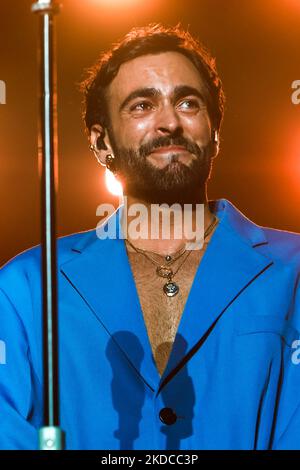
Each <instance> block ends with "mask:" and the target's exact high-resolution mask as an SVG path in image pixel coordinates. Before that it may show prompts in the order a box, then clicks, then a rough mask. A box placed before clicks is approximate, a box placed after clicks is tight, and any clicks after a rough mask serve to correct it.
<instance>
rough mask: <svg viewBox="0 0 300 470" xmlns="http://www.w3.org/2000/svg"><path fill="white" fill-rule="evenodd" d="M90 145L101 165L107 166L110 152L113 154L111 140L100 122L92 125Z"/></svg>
mask: <svg viewBox="0 0 300 470" xmlns="http://www.w3.org/2000/svg"><path fill="white" fill-rule="evenodd" d="M90 145H91V146H92V147H93V149H92V150H93V152H94V155H95V157H96V158H97V160H98V162H99V163H100V165H103V166H106V163H105V159H106V156H107V155H108V154H111V155H113V151H112V148H111V144H110V140H109V137H108V134H107V131H106V129H104V127H102V126H101V125H100V124H94V125H93V126H92V127H91V133H90Z"/></svg>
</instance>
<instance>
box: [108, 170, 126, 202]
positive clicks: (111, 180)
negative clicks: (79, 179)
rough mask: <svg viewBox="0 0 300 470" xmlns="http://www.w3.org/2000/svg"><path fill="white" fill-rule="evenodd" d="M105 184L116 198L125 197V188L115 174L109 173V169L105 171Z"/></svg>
mask: <svg viewBox="0 0 300 470" xmlns="http://www.w3.org/2000/svg"><path fill="white" fill-rule="evenodd" d="M105 184H106V187H107V189H108V191H109V192H110V193H111V194H113V195H114V196H122V195H123V188H122V185H121V183H120V181H118V180H117V179H116V178H115V176H114V174H113V173H112V172H111V171H109V170H108V169H107V168H106V170H105Z"/></svg>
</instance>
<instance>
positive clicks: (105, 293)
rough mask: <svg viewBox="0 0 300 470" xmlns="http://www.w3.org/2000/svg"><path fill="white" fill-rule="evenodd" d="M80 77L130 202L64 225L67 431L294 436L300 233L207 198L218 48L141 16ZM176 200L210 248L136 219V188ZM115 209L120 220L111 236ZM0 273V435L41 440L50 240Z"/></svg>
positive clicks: (106, 156)
mask: <svg viewBox="0 0 300 470" xmlns="http://www.w3.org/2000/svg"><path fill="white" fill-rule="evenodd" d="M84 89H85V98H86V111H85V122H86V125H87V129H88V131H89V136H90V145H91V150H92V151H93V152H94V153H95V155H96V157H97V159H98V160H99V162H100V163H101V164H103V165H106V166H107V167H108V168H110V169H111V171H113V172H114V173H115V175H116V177H117V178H118V179H119V180H120V181H121V182H122V184H123V188H124V194H125V195H126V197H127V204H126V205H124V206H123V207H121V208H120V209H119V210H118V211H117V212H116V213H114V214H113V215H112V216H111V217H110V219H109V220H108V221H107V222H106V223H105V224H103V225H102V226H101V227H100V229H99V230H97V231H95V230H92V231H89V232H85V233H80V234H75V235H72V236H69V237H65V238H62V239H60V240H59V242H58V276H59V286H58V288H59V331H60V346H59V355H60V406H61V427H62V429H63V430H64V431H65V432H66V448H67V449H110V450H113V449H158V450H164V449H172V450H174V449H286V448H292V449H297V448H300V366H299V365H298V363H299V362H300V360H299V356H300V355H299V354H298V348H299V344H300V343H299V342H298V340H299V331H300V305H299V301H300V298H299V292H300V291H299V286H298V283H299V267H300V255H299V252H300V237H299V235H297V234H293V233H288V232H282V231H278V230H272V229H269V228H262V227H259V226H257V225H255V224H254V223H252V222H251V221H250V220H248V219H247V218H246V217H245V216H243V215H242V214H241V213H240V212H239V211H238V210H237V209H236V208H235V207H234V206H233V205H232V204H231V203H230V202H228V201H226V200H218V201H208V199H207V193H206V183H207V180H208V178H209V175H210V171H211V166H212V161H213V159H214V158H215V157H216V155H217V153H218V144H219V130H220V125H221V121H222V116H223V107H224V94H223V90H222V85H221V82H220V79H219V77H218V75H217V72H216V69H215V65H214V61H213V60H212V59H211V58H210V56H209V55H208V54H207V53H206V52H205V51H204V50H203V48H202V47H201V46H200V45H199V44H198V43H197V42H196V41H195V40H194V39H193V38H192V37H191V36H190V34H188V33H186V32H184V31H182V30H180V29H179V28H171V29H166V28H163V27H162V26H159V25H156V26H149V27H146V28H138V29H134V30H133V31H131V32H130V33H129V34H128V35H127V36H126V37H125V38H124V40H123V41H122V42H120V43H119V44H118V45H116V46H115V48H114V49H113V50H112V51H110V52H109V53H107V54H105V55H104V56H103V57H102V59H101V60H100V62H99V63H98V64H97V65H96V66H95V67H94V68H93V69H92V71H91V75H90V77H89V79H88V80H87V81H86V82H85V84H84ZM174 203H176V204H178V205H177V206H176V207H177V209H176V210H177V211H179V212H180V208H184V207H187V206H185V205H189V207H191V208H192V210H191V215H192V219H193V221H194V222H196V221H197V219H196V218H197V213H196V208H197V207H198V206H197V205H202V207H204V244H203V246H202V247H200V249H193V250H192V249H188V246H190V245H189V243H192V242H193V241H194V237H193V236H189V235H187V234H186V232H184V233H181V236H180V237H175V236H171V237H168V238H166V237H163V236H162V235H161V230H162V226H161V224H162V222H161V221H160V220H159V221H158V222H157V220H156V222H155V223H156V224H157V226H156V227H155V228H156V229H158V233H159V236H158V237H156V238H155V237H152V236H151V229H152V228H153V226H152V225H151V224H152V222H151V221H150V224H148V222H149V217H148V215H146V217H144V218H143V219H142V222H143V224H144V225H143V227H144V229H145V227H146V229H145V230H146V236H144V237H139V238H136V237H134V236H133V235H132V232H130V231H129V230H128V231H126V230H125V228H124V227H126V225H125V222H124V221H125V220H127V222H130V221H132V218H133V212H132V211H131V209H132V208H133V206H134V205H135V204H140V205H143V207H145V208H146V209H149V211H148V212H147V211H146V214H149V213H150V209H151V205H152V204H164V206H163V211H164V213H165V214H167V215H168V214H169V215H170V211H171V205H173V204H174ZM178 207H179V208H178ZM175 212H176V211H175ZM175 215H176V214H175ZM175 215H174V217H173V219H172V220H171V228H172V229H176V228H177V227H176V226H177V224H178V219H176V217H175ZM109 224H112V225H114V224H115V226H116V227H117V233H122V234H123V235H124V234H125V235H124V236H119V237H117V238H109V237H105V232H106V231H107V228H108V226H109ZM128 225H129V224H128ZM119 229H120V231H119ZM124 238H126V239H125V240H124ZM196 238H197V237H196ZM198 248H199V247H198ZM0 287H1V298H0V305H1V307H0V311H1V330H0V339H1V340H2V341H3V344H5V347H6V360H5V363H4V361H3V364H2V365H0V397H1V398H0V411H1V417H2V419H1V432H0V447H1V448H5V449H31V448H36V446H37V429H38V428H39V427H40V426H41V421H42V385H41V384H42V362H41V357H42V353H41V350H42V348H41V337H42V334H41V282H40V250H39V248H35V249H33V250H30V251H27V252H25V253H23V254H21V255H20V256H18V257H16V258H15V259H14V260H13V261H11V262H10V263H8V264H7V265H6V266H5V267H4V268H3V269H2V271H1V276H0Z"/></svg>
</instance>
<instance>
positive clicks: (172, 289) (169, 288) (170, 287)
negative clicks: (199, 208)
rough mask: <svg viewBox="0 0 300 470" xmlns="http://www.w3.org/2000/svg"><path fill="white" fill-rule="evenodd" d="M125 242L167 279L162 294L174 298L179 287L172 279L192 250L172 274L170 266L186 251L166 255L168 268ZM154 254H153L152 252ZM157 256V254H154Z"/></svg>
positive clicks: (209, 229) (207, 230) (206, 235)
mask: <svg viewBox="0 0 300 470" xmlns="http://www.w3.org/2000/svg"><path fill="white" fill-rule="evenodd" d="M214 217H215V218H214V220H213V221H212V223H211V224H210V225H209V226H208V228H207V229H206V230H205V232H204V240H205V239H206V238H207V237H208V235H209V234H210V233H211V232H212V230H213V229H214V227H215V226H216V225H217V223H218V222H219V220H218V218H217V217H216V216H214ZM126 242H127V243H128V244H129V245H130V246H131V247H132V248H133V249H134V251H135V252H136V253H140V254H142V255H143V256H145V257H146V258H147V259H148V260H149V261H151V263H152V264H154V265H155V266H156V274H157V275H158V276H160V277H163V278H165V279H168V282H167V283H166V284H164V286H163V292H164V293H165V294H166V295H167V296H168V297H174V296H175V295H177V294H178V292H179V286H178V284H176V283H175V282H173V277H174V276H175V275H176V274H177V273H178V271H179V269H180V268H181V267H182V266H183V264H184V263H185V262H186V260H187V259H188V257H189V255H190V254H191V252H192V251H193V250H188V253H187V255H186V257H185V258H184V260H183V261H182V263H181V264H180V265H179V266H178V268H177V269H176V271H175V272H173V270H172V268H170V267H169V266H170V264H173V263H174V262H175V261H177V260H178V259H179V258H181V256H183V255H184V253H186V251H187V250H186V249H185V248H184V249H181V250H179V251H178V252H176V253H179V254H178V255H177V256H175V257H174V255H172V256H171V255H166V256H165V260H166V261H167V262H168V266H165V265H162V264H160V263H158V262H157V261H156V260H154V259H153V258H152V257H151V256H149V254H148V252H147V251H146V250H142V249H141V248H137V247H135V246H134V245H133V244H132V243H131V242H130V241H129V240H128V239H126ZM152 253H155V252H152ZM155 254H158V253H155ZM160 256H161V255H160Z"/></svg>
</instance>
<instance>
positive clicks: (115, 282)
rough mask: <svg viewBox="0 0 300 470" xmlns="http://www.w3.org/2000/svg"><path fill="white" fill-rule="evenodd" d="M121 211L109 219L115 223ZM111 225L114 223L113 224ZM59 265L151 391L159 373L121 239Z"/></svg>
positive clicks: (93, 245)
mask: <svg viewBox="0 0 300 470" xmlns="http://www.w3.org/2000/svg"><path fill="white" fill-rule="evenodd" d="M119 215H120V210H118V211H117V212H116V213H114V214H113V215H112V216H111V218H112V219H110V221H111V222H112V220H113V221H114V219H116V228H117V234H118V228H119V224H118V220H119ZM112 225H113V224H112ZM73 250H74V251H76V252H77V255H75V257H73V258H72V259H71V261H68V262H67V263H65V264H63V265H62V266H61V271H62V273H63V274H64V275H65V277H66V278H67V279H68V280H69V282H70V283H71V284H72V285H73V287H74V290H75V291H77V293H78V294H79V295H80V296H81V297H82V298H83V299H84V301H85V302H86V303H87V304H88V306H89V307H90V309H91V310H92V312H93V313H94V314H95V315H96V317H97V318H98V319H99V321H100V323H101V324H102V326H103V327H104V328H105V329H106V330H107V332H108V333H109V334H110V335H111V336H112V337H113V339H114V341H115V342H116V343H117V344H118V346H119V347H120V349H121V351H123V353H124V354H125V355H126V357H127V359H128V360H129V361H130V362H131V364H132V365H133V367H134V368H135V369H136V371H137V372H138V373H139V374H140V375H141V377H142V378H143V380H144V381H145V382H146V383H147V385H148V386H149V387H150V388H152V390H154V389H156V388H157V384H158V382H159V379H160V377H159V374H158V372H157V369H156V366H155V363H154V360H153V358H152V351H151V346H150V343H149V339H148V334H147V330H146V326H145V323H144V319H143V314H142V310H141V306H140V303H139V299H138V294H137V291H136V287H135V282H134V277H133V274H132V272H131V268H130V264H129V261H128V257H127V253H126V247H125V243H124V240H123V239H121V238H116V239H105V240H99V239H98V238H95V239H94V241H93V242H92V243H91V244H89V245H88V246H87V247H85V248H84V249H82V248H81V247H80V246H78V245H77V246H75V247H74V249H73Z"/></svg>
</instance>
